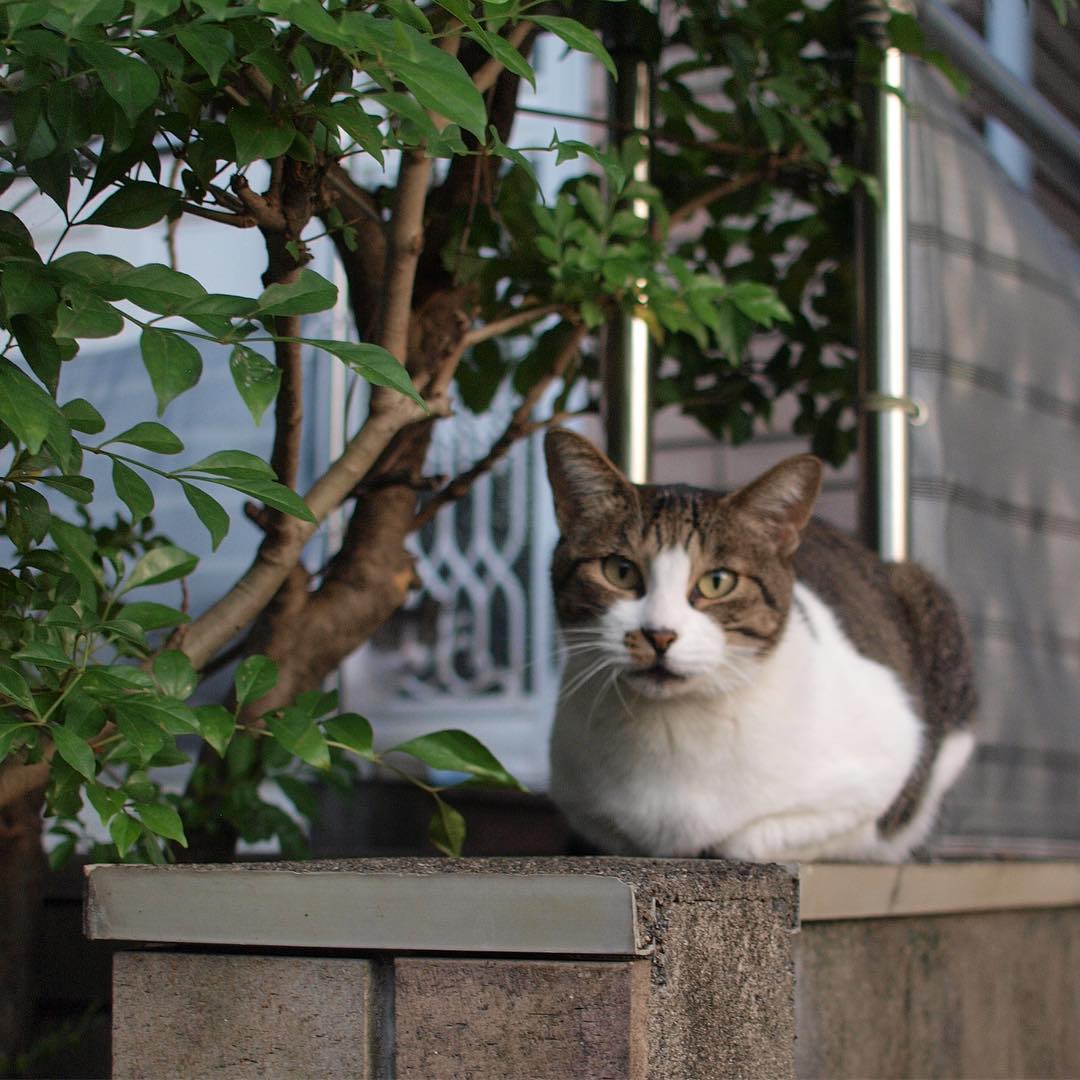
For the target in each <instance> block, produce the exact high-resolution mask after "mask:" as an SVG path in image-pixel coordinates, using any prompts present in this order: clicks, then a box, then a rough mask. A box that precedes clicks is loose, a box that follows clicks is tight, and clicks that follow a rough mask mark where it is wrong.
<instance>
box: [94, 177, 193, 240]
mask: <svg viewBox="0 0 1080 1080" xmlns="http://www.w3.org/2000/svg"><path fill="white" fill-rule="evenodd" d="M179 212H180V192H179V191H176V190H174V189H173V188H169V187H163V186H162V185H161V184H152V183H150V182H149V181H148V180H129V181H128V182H127V183H126V184H124V186H123V187H122V188H120V190H119V191H117V192H115V193H114V194H112V195H110V196H109V197H108V198H107V199H106V200H105V201H104V202H103V203H102V204H101V205H100V206H99V207H98V208H97V209H96V210H95V211H94V212H93V213H92V214H91V215H90V216H89V217H88V218H87V219H86V221H85V222H84V224H86V225H108V226H110V227H111V228H114V229H144V228H146V226H147V225H153V224H154V222H155V221H160V220H161V219H162V218H163V217H165V216H166V214H167V215H169V217H175V216H176V215H177V214H178V213H179Z"/></svg>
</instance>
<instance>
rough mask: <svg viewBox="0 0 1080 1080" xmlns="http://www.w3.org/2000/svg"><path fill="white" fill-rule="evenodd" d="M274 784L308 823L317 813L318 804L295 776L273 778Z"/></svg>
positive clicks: (306, 787) (307, 788) (308, 788)
mask: <svg viewBox="0 0 1080 1080" xmlns="http://www.w3.org/2000/svg"><path fill="white" fill-rule="evenodd" d="M274 782H275V783H276V784H277V786H278V787H279V788H281V790H282V791H283V792H284V793H285V795H286V797H287V798H288V800H289V802H291V803H292V804H293V806H295V807H296V809H297V810H298V811H299V812H300V813H301V814H303V816H304V817H306V818H307V819H308V820H309V821H310V820H311V819H312V818H314V817H315V815H316V814H317V813H318V809H319V808H318V804H317V803H316V802H315V796H314V795H313V794H312V791H311V788H310V787H309V786H308V785H307V784H305V783H304V781H303V780H298V779H297V778H296V777H295V776H287V775H286V776H275V777H274Z"/></svg>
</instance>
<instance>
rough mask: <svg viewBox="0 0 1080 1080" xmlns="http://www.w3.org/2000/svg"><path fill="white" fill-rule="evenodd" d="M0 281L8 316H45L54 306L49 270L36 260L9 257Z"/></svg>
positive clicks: (54, 292) (54, 297) (53, 292)
mask: <svg viewBox="0 0 1080 1080" xmlns="http://www.w3.org/2000/svg"><path fill="white" fill-rule="evenodd" d="M0 282H2V284H0V289H2V290H3V294H4V304H5V306H6V307H7V313H8V317H9V318H10V317H11V316H14V315H22V314H28V315H44V314H46V313H47V312H49V311H51V310H52V309H53V308H54V307H55V306H56V290H55V289H54V288H53V286H52V282H51V281H50V280H49V273H48V271H47V270H46V269H45V267H44V266H42V265H41V263H39V262H34V261H32V260H30V259H9V260H8V261H7V263H6V265H5V266H4V275H3V278H2V279H0Z"/></svg>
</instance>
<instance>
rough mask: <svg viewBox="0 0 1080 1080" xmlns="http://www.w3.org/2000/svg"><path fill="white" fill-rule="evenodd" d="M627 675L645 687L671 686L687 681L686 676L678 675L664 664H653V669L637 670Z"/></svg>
mask: <svg viewBox="0 0 1080 1080" xmlns="http://www.w3.org/2000/svg"><path fill="white" fill-rule="evenodd" d="M626 675H627V677H628V678H631V679H633V680H634V681H635V682H637V681H639V680H640V681H641V682H644V683H645V685H647V686H654V687H660V686H671V685H674V684H675V683H681V682H685V681H686V676H685V675H678V674H676V673H675V672H674V671H672V670H671V668H669V667H667V666H665V665H664V664H653V666H652V667H648V668H635V669H633V670H632V671H628V672H626Z"/></svg>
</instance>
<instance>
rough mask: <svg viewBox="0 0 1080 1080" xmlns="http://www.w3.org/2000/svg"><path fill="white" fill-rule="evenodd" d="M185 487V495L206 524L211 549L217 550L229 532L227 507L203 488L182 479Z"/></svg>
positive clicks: (182, 485)
mask: <svg viewBox="0 0 1080 1080" xmlns="http://www.w3.org/2000/svg"><path fill="white" fill-rule="evenodd" d="M180 486H181V487H182V488H183V489H184V496H185V498H186V499H187V501H188V503H189V504H190V505H191V508H192V510H194V511H195V513H196V514H197V515H198V517H199V520H200V521H201V522H202V523H203V525H205V526H206V531H207V532H208V533H209V534H210V547H211V550H213V551H217V549H218V545H219V544H220V543H221V541H222V540H224V539H225V537H226V536H228V534H229V515H228V513H226V511H225V508H224V507H223V506H222V505H221V503H219V502H218V501H217V499H215V498H214V497H213V496H212V495H207V494H206V492H205V491H203V490H202V488H197V487H195V485H194V484H188V483H185V482H184V481H183V480H181V481H180Z"/></svg>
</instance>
